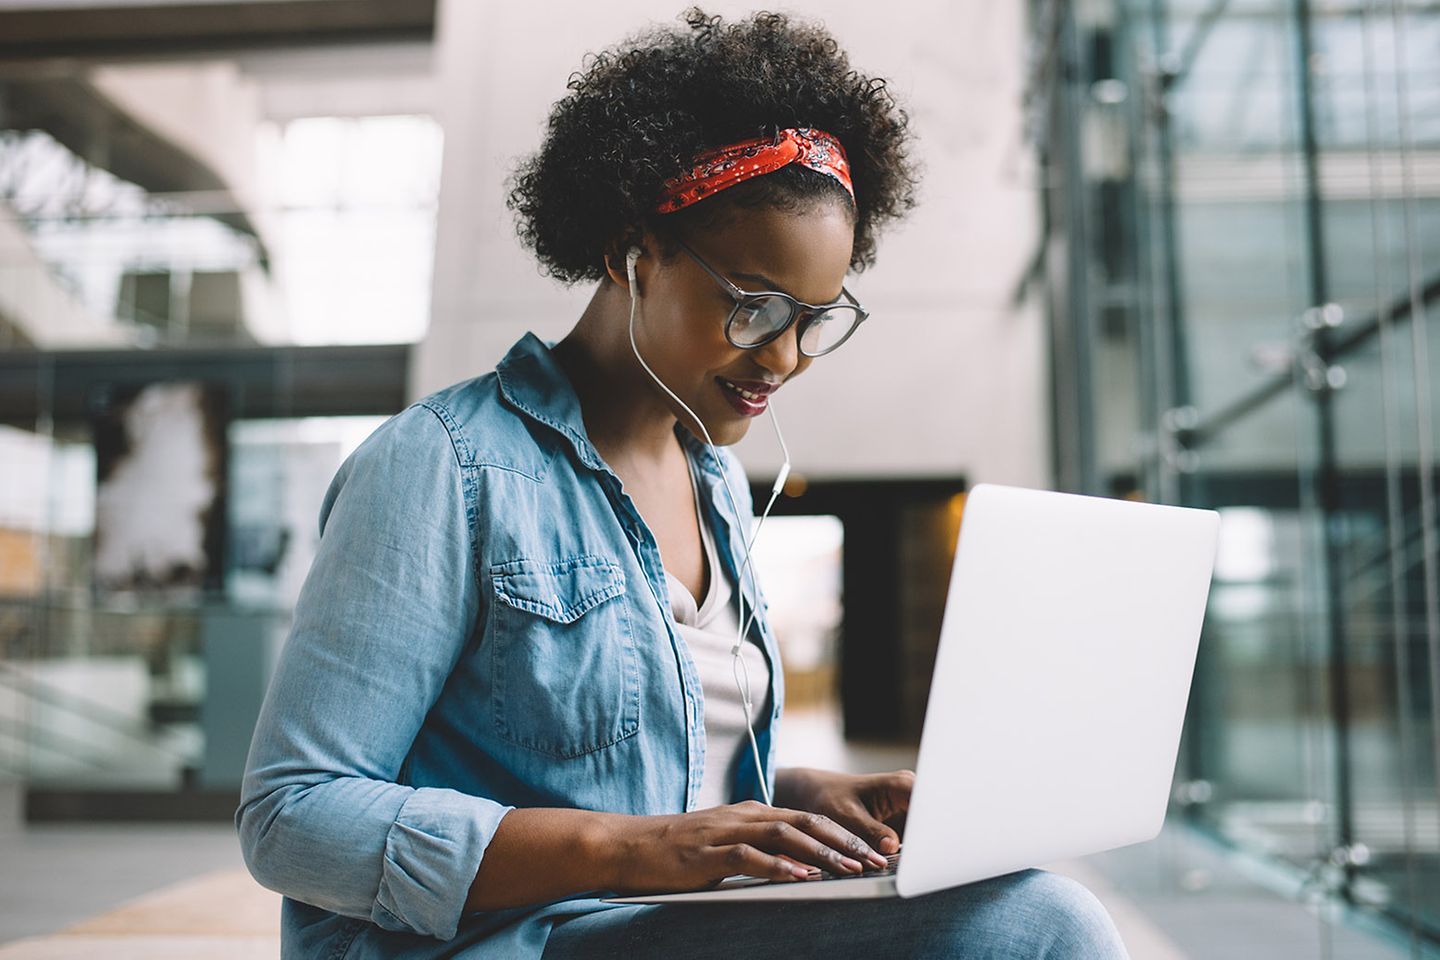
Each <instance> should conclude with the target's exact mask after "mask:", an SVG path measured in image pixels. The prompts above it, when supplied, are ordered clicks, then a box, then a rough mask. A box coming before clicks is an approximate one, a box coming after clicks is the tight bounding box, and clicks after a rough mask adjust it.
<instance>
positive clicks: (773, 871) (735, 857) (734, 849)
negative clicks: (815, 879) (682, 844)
mask: <svg viewBox="0 0 1440 960" xmlns="http://www.w3.org/2000/svg"><path fill="white" fill-rule="evenodd" d="M711 850H712V851H713V853H714V857H713V860H714V863H713V866H714V868H715V869H717V870H723V871H724V876H725V877H733V876H735V875H736V874H740V873H743V874H747V875H748V876H752V877H762V878H764V879H766V880H800V879H803V878H804V877H806V876H807V875H808V874H809V872H810V871H809V870H808V869H807V868H805V867H803V866H800V865H798V864H795V863H791V862H790V861H788V860H786V859H785V858H783V857H777V856H775V855H773V854H769V853H766V852H765V851H763V850H760V849H758V848H757V847H754V846H752V845H750V844H748V843H732V844H730V845H728V846H723V847H711ZM721 879H724V877H721Z"/></svg>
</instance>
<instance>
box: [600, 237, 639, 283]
mask: <svg viewBox="0 0 1440 960" xmlns="http://www.w3.org/2000/svg"><path fill="white" fill-rule="evenodd" d="M643 256H645V248H644V247H642V246H641V245H640V244H638V243H634V244H631V245H629V246H628V247H626V248H625V250H624V251H623V252H620V251H612V252H610V253H607V254H605V273H606V275H608V276H609V277H610V279H611V280H612V281H613V282H614V283H615V285H616V286H618V287H622V288H624V289H625V290H629V289H630V285H631V284H632V283H636V282H637V281H636V279H635V265H636V264H637V263H639V261H640V258H641V257H643Z"/></svg>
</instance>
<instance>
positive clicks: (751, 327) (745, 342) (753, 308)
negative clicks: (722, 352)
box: [726, 297, 790, 347]
mask: <svg viewBox="0 0 1440 960" xmlns="http://www.w3.org/2000/svg"><path fill="white" fill-rule="evenodd" d="M789 322H790V301H789V300H786V299H785V298H784V297H749V298H747V299H745V300H744V301H742V302H741V303H740V305H739V306H738V307H736V308H735V314H734V316H732V317H731V318H730V326H729V327H728V328H727V330H726V333H727V334H728V335H729V337H730V342H731V343H733V344H735V345H736V346H737V347H751V346H755V345H756V344H760V343H764V342H765V341H766V340H767V339H769V338H770V337H773V336H774V335H775V334H776V332H778V331H780V330H783V329H784V328H785V324H787V323H789Z"/></svg>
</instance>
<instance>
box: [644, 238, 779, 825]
mask: <svg viewBox="0 0 1440 960" xmlns="http://www.w3.org/2000/svg"><path fill="white" fill-rule="evenodd" d="M639 258H640V251H639V250H638V249H637V248H635V247H632V248H630V250H629V251H627V252H626V254H625V277H626V279H627V280H628V281H629V284H630V349H631V350H632V351H633V352H634V354H635V359H636V360H638V361H639V362H640V366H641V367H643V368H644V369H645V372H646V373H648V374H649V375H650V379H651V380H654V381H655V384H656V385H657V386H658V387H659V388H660V389H661V390H664V391H665V393H666V395H667V396H669V397H670V399H671V400H674V401H675V402H676V403H678V404H679V405H680V408H681V409H682V410H684V411H685V412H686V413H687V414H689V415H690V419H691V420H693V421H695V425H696V426H698V427H699V428H700V433H701V434H702V435H703V436H704V437H705V443H706V445H707V446H708V447H709V448H710V454H711V456H713V457H714V458H715V462H716V463H717V464H721V469H720V480H721V482H722V483H723V484H724V485H725V496H726V497H727V498H728V499H729V501H730V510H731V512H733V513H734V515H735V518H736V520H739V519H740V507H739V504H738V502H737V501H736V499H735V492H734V491H733V490H731V489H730V479H729V477H727V476H726V474H725V469H724V465H723V463H722V462H721V460H720V452H719V450H717V449H716V447H715V442H714V441H713V440H711V439H710V431H709V430H707V429H705V423H704V421H702V420H701V419H700V418H699V417H698V416H696V415H695V411H693V410H691V409H690V407H689V406H688V405H687V404H686V403H685V401H684V400H681V399H680V398H679V397H677V396H676V395H675V392H674V391H673V390H671V389H670V388H669V387H667V386H665V383H664V381H662V380H661V379H660V378H659V377H658V376H657V375H656V374H655V371H654V370H652V369H650V364H648V363H646V362H645V358H644V357H642V356H641V355H640V347H639V346H638V345H637V344H636V342H635V313H636V310H637V307H638V306H639V303H640V294H639V284H638V283H637V282H636V279H635V261H636V260H638V259H639ZM769 412H770V423H771V425H772V426H774V428H775V436H776V438H777V439H778V440H779V441H780V449H781V451H782V452H783V453H784V455H785V463H784V465H783V466H782V467H781V468H780V473H779V476H778V477H777V478H776V480H775V484H774V487H773V488H772V489H771V491H770V501H769V503H767V504H766V505H765V511H764V513H762V514H761V516H760V519H759V520H758V521H757V522H756V524H755V529H754V530H753V531H752V532H751V533H750V535H749V536H748V537H746V536H742V537H741V540H740V542H741V544H742V545H743V546H744V548H745V562H744V564H743V565H742V566H741V568H740V577H739V583H737V584H736V590H735V593H736V596H737V597H738V599H739V603H740V617H739V621H738V623H739V625H740V626H739V630H738V631H737V633H736V637H735V646H734V647H732V648H731V650H730V655H731V672H732V673H733V674H734V676H735V685H736V687H737V688H738V689H739V692H740V704H741V708H742V709H743V710H744V712H745V732H746V733H747V734H748V735H749V738H750V755H751V756H752V757H753V758H754V760H755V777H756V779H757V780H759V781H760V792H761V794H762V795H763V796H764V798H765V803H766V805H768V806H774V802H773V801H772V799H771V796H770V785H769V783H768V782H767V778H766V776H765V773H764V770H765V767H764V765H763V764H761V762H760V747H759V744H758V743H757V742H756V740H755V726H754V724H753V723H752V722H751V720H750V713H751V710H752V702H751V699H750V671H749V669H748V668H747V667H746V665H745V659H744V658H743V657H742V656H741V655H740V652H741V650H743V649H744V645H745V634H746V633H747V632H748V631H749V629H750V625H751V624H752V623H754V621H755V617H756V615H757V614H758V613H759V610H758V608H756V607H754V606H753V605H752V607H751V610H750V615H749V618H748V619H747V618H746V615H745V613H746V611H745V591H744V588H743V584H744V583H745V574H746V572H747V571H748V572H749V573H750V585H751V587H753V588H754V590H755V596H756V597H757V599H758V597H759V596H760V585H759V583H758V582H757V581H756V579H755V572H754V563H753V561H752V560H751V558H750V548H751V546H752V545H753V544H754V542H755V539H756V537H758V536H759V534H760V527H761V526H762V525H764V523H765V518H766V517H768V516H769V515H770V508H771V507H772V506H774V504H775V498H776V497H778V496H779V495H780V490H781V489H782V488H783V487H784V486H785V480H786V478H787V477H789V475H790V450H789V448H788V447H786V446H785V437H784V436H783V435H782V434H781V433H780V421H779V420H777V419H776V418H775V408H774V405H773V404H772V405H770V406H769ZM716 573H717V571H711V576H715V575H716ZM774 668H778V665H776V667H774ZM772 669H773V668H772Z"/></svg>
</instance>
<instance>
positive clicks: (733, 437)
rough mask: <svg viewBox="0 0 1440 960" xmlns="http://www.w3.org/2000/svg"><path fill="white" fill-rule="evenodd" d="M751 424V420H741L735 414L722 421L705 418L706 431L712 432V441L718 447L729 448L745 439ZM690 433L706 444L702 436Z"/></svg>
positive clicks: (694, 432)
mask: <svg viewBox="0 0 1440 960" xmlns="http://www.w3.org/2000/svg"><path fill="white" fill-rule="evenodd" d="M750 424H751V421H750V419H749V418H745V419H741V418H738V417H736V416H735V415H734V414H731V415H730V416H727V417H725V418H724V419H720V420H717V419H716V418H714V417H706V418H705V429H706V430H709V431H710V439H711V440H713V441H715V446H717V447H728V446H730V445H732V444H736V443H739V442H740V441H741V440H743V439H745V434H747V433H749V432H750ZM687 429H688V427H687ZM690 433H691V434H692V435H693V436H694V437H695V438H696V439H697V440H699V441H700V442H701V443H704V442H705V437H704V436H703V435H702V434H699V433H696V431H694V430H691V431H690Z"/></svg>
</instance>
